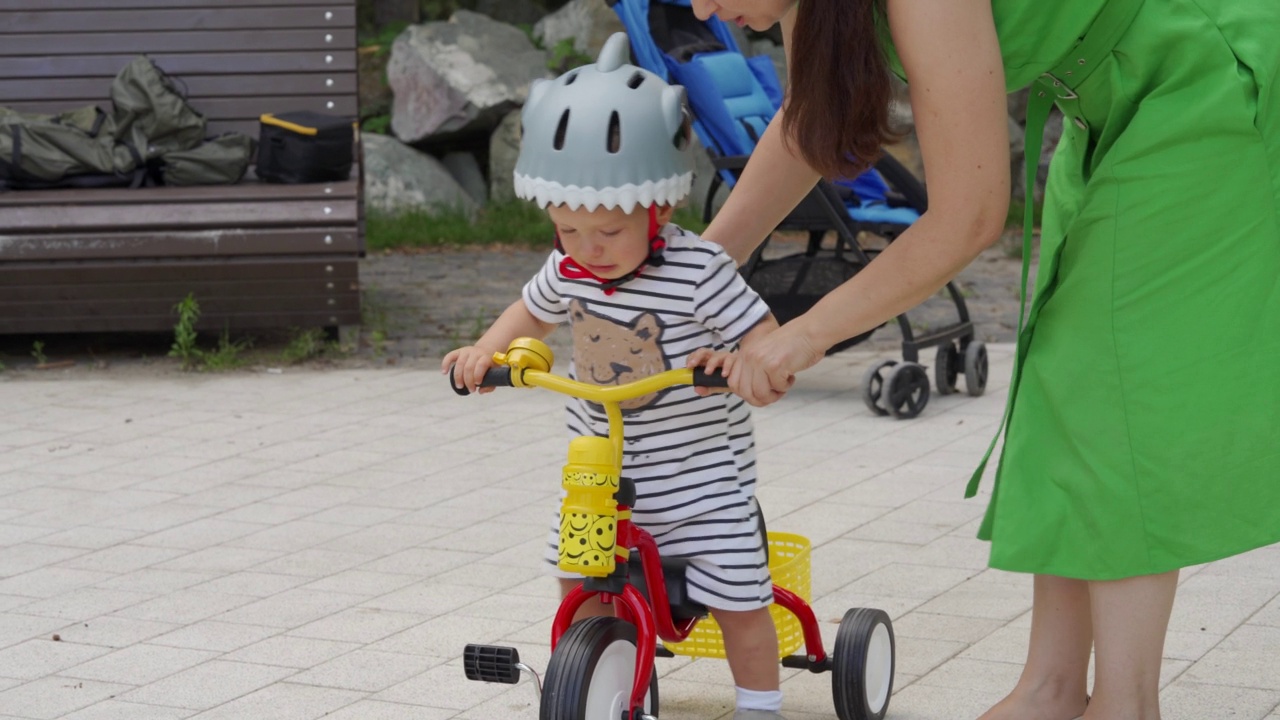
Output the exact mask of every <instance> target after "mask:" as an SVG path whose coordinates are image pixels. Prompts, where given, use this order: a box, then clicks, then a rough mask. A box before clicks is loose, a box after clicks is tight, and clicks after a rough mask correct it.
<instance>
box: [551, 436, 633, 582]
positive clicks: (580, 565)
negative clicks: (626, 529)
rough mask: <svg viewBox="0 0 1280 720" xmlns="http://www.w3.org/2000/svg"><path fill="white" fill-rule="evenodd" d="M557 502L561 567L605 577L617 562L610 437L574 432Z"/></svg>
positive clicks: (615, 475) (614, 478)
mask: <svg viewBox="0 0 1280 720" xmlns="http://www.w3.org/2000/svg"><path fill="white" fill-rule="evenodd" d="M562 485H563V487H564V489H565V497H564V502H563V503H562V504H561V506H560V562H559V567H560V569H561V570H564V571H565V572H571V573H578V574H581V575H587V576H589V577H605V576H607V575H609V574H610V573H612V572H613V570H614V566H615V564H616V563H615V560H614V555H615V554H616V547H615V545H616V541H617V536H618V529H617V521H618V501H617V500H616V499H615V498H614V493H616V492H617V491H618V464H617V461H616V459H615V455H614V449H613V442H612V441H610V440H609V439H608V438H602V437H577V438H574V439H573V440H571V441H570V442H569V462H568V464H566V465H565V466H564V475H563V481H562Z"/></svg>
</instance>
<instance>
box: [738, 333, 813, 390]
mask: <svg viewBox="0 0 1280 720" xmlns="http://www.w3.org/2000/svg"><path fill="white" fill-rule="evenodd" d="M824 352H825V348H819V347H817V346H816V345H815V344H814V342H813V340H812V339H811V338H810V337H809V336H808V335H807V334H806V333H805V332H804V331H803V328H802V326H801V325H800V324H799V323H788V324H786V325H783V326H782V327H781V328H779V329H777V330H775V331H773V332H771V333H769V334H767V335H765V336H763V337H761V338H759V339H757V340H755V341H754V342H752V343H751V344H750V345H749V346H746V347H743V348H742V349H741V350H740V351H738V352H737V353H735V355H736V356H737V359H736V360H735V361H734V362H733V364H732V367H731V368H729V388H730V389H731V390H733V392H734V393H736V394H737V395H738V396H739V397H741V398H742V399H744V400H746V401H747V402H748V403H750V404H752V405H755V406H756V407H763V406H765V405H769V404H771V403H774V402H777V401H778V399H780V398H781V397H782V396H783V395H785V394H786V392H787V391H788V390H790V389H791V386H792V385H794V384H795V382H796V373H798V372H800V371H801V370H806V369H808V368H811V367H813V366H814V365H817V364H818V361H819V360H821V359H822V356H823V353H824Z"/></svg>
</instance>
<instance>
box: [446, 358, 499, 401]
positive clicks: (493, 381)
mask: <svg viewBox="0 0 1280 720" xmlns="http://www.w3.org/2000/svg"><path fill="white" fill-rule="evenodd" d="M449 387H451V388H453V391H454V392H456V393H458V394H459V395H470V394H471V391H470V390H468V389H467V386H466V385H459V384H458V383H457V381H455V380H454V379H453V368H449ZM480 387H482V388H483V387H512V385H511V368H509V367H507V366H505V365H503V366H500V367H492V368H489V369H488V370H486V371H485V372H484V380H481V381H480Z"/></svg>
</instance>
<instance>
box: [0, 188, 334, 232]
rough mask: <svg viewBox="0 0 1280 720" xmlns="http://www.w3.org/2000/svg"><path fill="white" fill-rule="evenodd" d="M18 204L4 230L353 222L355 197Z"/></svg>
mask: <svg viewBox="0 0 1280 720" xmlns="http://www.w3.org/2000/svg"><path fill="white" fill-rule="evenodd" d="M68 201H69V202H68V204H66V205H38V206H34V207H14V208H8V209H6V210H5V211H4V214H3V216H0V233H3V234H8V235H26V234H39V233H58V234H66V233H82V232H86V231H94V230H104V231H113V230H132V229H140V230H141V229H149V228H157V229H164V228H253V227H282V226H283V227H304V226H317V225H318V226H326V225H344V224H355V223H356V221H357V220H358V214H359V208H358V207H357V204H356V203H355V202H354V201H351V200H341V201H335V202H326V201H311V200H303V201H291V202H256V203H255V202H228V203H203V204H200V205H194V206H192V205H183V204H144V203H137V204H130V205H76V204H74V196H71V197H69V198H68Z"/></svg>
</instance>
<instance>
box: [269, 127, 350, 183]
mask: <svg viewBox="0 0 1280 720" xmlns="http://www.w3.org/2000/svg"><path fill="white" fill-rule="evenodd" d="M260 120H261V125H260V128H261V134H260V135H259V138H258V177H259V178H260V179H262V180H264V181H266V182H275V183H314V182H334V181H338V180H346V179H347V178H348V177H349V176H350V175H351V165H352V158H353V157H354V146H355V127H354V125H353V124H352V121H351V119H350V118H340V117H333V116H331V115H324V114H322V113H315V112H306V111H302V112H290V113H281V114H279V115H271V114H267V115H263V116H262V117H261V118H260Z"/></svg>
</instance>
